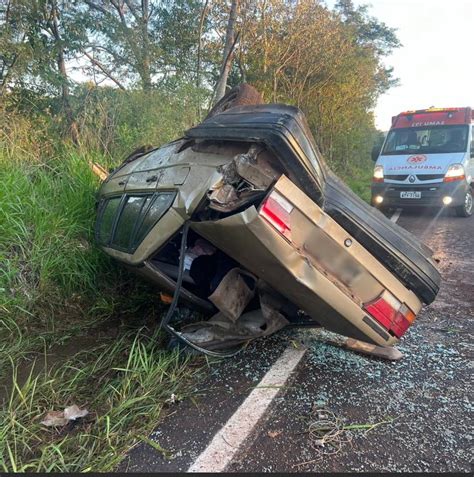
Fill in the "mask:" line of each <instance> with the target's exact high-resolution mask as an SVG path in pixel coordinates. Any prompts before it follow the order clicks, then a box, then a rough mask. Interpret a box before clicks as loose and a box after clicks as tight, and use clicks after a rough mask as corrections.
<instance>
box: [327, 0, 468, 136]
mask: <svg viewBox="0 0 474 477" xmlns="http://www.w3.org/2000/svg"><path fill="white" fill-rule="evenodd" d="M325 3H326V4H327V5H328V6H330V7H332V6H333V5H334V4H335V3H336V1H335V0H326V2H325ZM354 4H356V5H361V4H368V5H371V8H370V10H369V12H370V14H371V15H372V16H374V17H376V18H378V19H380V20H382V21H383V22H384V23H386V24H387V25H388V26H390V27H393V28H396V29H397V36H398V38H399V40H400V42H401V43H402V45H403V46H402V47H401V48H398V49H397V50H395V51H394V52H393V54H392V55H390V56H389V57H387V59H386V61H385V62H386V64H387V65H390V66H393V67H394V75H395V76H396V77H397V78H399V80H400V85H399V86H397V87H395V88H392V89H390V90H389V91H388V92H387V93H386V94H384V95H383V96H381V97H380V99H379V101H378V104H377V107H376V108H375V123H376V126H377V128H379V129H381V130H384V131H385V130H387V129H389V127H390V122H391V117H392V116H394V115H396V114H398V113H400V112H402V111H406V110H410V109H422V108H428V107H430V106H436V107H455V106H461V107H462V106H471V107H473V108H474V0H367V1H363V0H354Z"/></svg>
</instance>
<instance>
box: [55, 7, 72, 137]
mask: <svg viewBox="0 0 474 477" xmlns="http://www.w3.org/2000/svg"><path fill="white" fill-rule="evenodd" d="M51 9H52V11H51V17H52V28H51V29H52V33H53V36H54V40H55V42H56V45H57V48H58V53H57V57H56V62H57V65H58V72H59V76H60V77H61V101H62V108H63V111H64V116H65V118H66V124H67V128H68V133H69V135H70V136H71V139H72V140H73V142H74V143H75V144H78V143H79V131H78V127H77V122H76V121H75V119H74V114H73V112H72V107H71V102H70V95H69V78H68V75H67V70H66V61H65V59H64V46H63V42H62V39H61V35H60V33H59V22H58V15H59V12H58V5H57V2H56V0H53V1H52V2H51Z"/></svg>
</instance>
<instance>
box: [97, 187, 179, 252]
mask: <svg viewBox="0 0 474 477" xmlns="http://www.w3.org/2000/svg"><path fill="white" fill-rule="evenodd" d="M175 196H176V194H175V193H174V192H160V193H155V194H133V195H129V194H126V195H124V196H120V197H112V198H109V199H104V200H103V202H102V203H101V205H100V209H99V217H98V220H97V224H96V239H97V241H98V242H99V243H100V244H101V245H105V246H107V247H110V248H115V249H117V250H121V251H124V252H128V253H133V252H134V251H135V250H136V248H137V247H138V245H139V244H140V243H141V242H142V241H143V239H144V238H145V237H146V235H147V234H148V233H149V232H150V230H151V229H152V227H153V226H154V225H155V224H156V223H157V222H158V221H159V220H160V219H161V217H163V215H164V214H165V213H166V212H167V210H168V209H169V208H170V207H171V204H172V203H173V200H174V198H175Z"/></svg>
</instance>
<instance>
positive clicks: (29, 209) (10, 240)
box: [0, 146, 202, 472]
mask: <svg viewBox="0 0 474 477" xmlns="http://www.w3.org/2000/svg"><path fill="white" fill-rule="evenodd" d="M3 151H4V150H3ZM88 160H97V158H94V157H91V156H90V155H85V154H81V153H80V152H78V151H75V150H73V149H72V148H71V149H68V148H67V147H63V146H61V150H59V151H57V152H56V153H54V154H53V155H51V156H50V158H49V159H48V160H47V161H41V160H38V158H37V157H34V155H25V156H22V155H21V154H18V149H17V150H16V151H15V155H11V154H9V153H8V152H7V153H5V152H3V153H2V152H0V180H1V182H2V188H1V189H0V204H1V207H0V406H1V407H0V471H4V472H6V471H43V472H47V471H57V472H60V471H61V472H74V471H75V472H79V471H87V470H91V471H105V470H112V469H113V467H114V466H115V465H116V464H117V463H118V462H119V461H120V460H121V458H122V456H123V455H124V453H125V452H126V451H127V449H129V448H130V447H131V446H132V445H133V444H134V443H135V442H137V439H138V437H137V436H139V435H141V434H144V435H147V434H148V433H149V432H150V431H151V430H152V429H153V427H154V426H156V424H157V423H158V422H159V419H160V416H161V415H162V411H163V407H164V406H165V405H166V400H167V399H169V398H170V396H171V395H172V394H179V395H184V394H185V393H186V392H187V390H188V389H189V388H190V384H191V381H192V377H193V376H194V375H195V373H197V372H198V369H199V367H200V365H199V363H202V361H200V360H199V359H195V360H194V361H193V364H192V365H190V363H189V362H188V361H187V360H185V359H183V358H181V357H180V356H179V355H178V354H177V353H176V352H172V351H168V350H166V347H165V343H164V335H162V334H161V333H160V331H159V328H158V322H159V318H160V316H161V313H162V307H161V305H160V303H159V300H158V296H157V294H156V290H154V289H153V287H151V286H149V285H147V284H146V283H144V282H142V281H141V280H139V279H138V278H136V277H135V276H132V275H131V274H129V273H128V272H126V271H125V270H123V269H122V268H121V267H120V266H119V265H117V264H115V263H114V262H113V261H112V260H110V259H109V258H108V257H107V256H106V255H105V254H103V253H102V252H100V251H99V250H98V249H97V248H96V247H95V245H94V240H93V230H92V224H93V222H94V215H95V191H96V189H97V187H98V180H97V178H96V177H95V176H94V175H93V173H92V172H91V171H90V169H89V166H88ZM98 162H101V163H102V164H105V165H108V159H107V158H105V157H101V158H99V159H98ZM101 330H106V332H105V333H103V332H102V331H101ZM110 330H112V333H108V331H110ZM84 336H85V337H87V338H88V344H87V346H85V347H83V344H82V341H81V339H82V337H84ZM61 346H66V347H67V348H68V352H67V354H66V355H65V356H61V357H60V359H56V360H53V361H54V362H53V363H52V364H51V365H50V364H47V365H46V364H44V363H48V359H47V355H49V354H51V353H53V354H54V352H55V349H57V348H58V347H61ZM36 364H39V365H38V366H36ZM25 371H26V376H25ZM2 401H3V402H2ZM71 404H77V405H79V406H81V407H86V408H87V409H88V410H89V412H90V414H89V415H88V416H87V417H86V418H84V419H82V420H81V421H78V422H77V424H76V425H74V426H70V425H68V426H66V427H64V428H55V429H54V428H45V427H44V426H42V425H41V424H40V421H41V420H42V418H43V417H44V415H45V414H46V413H47V412H49V411H52V410H54V411H62V410H64V408H65V407H67V406H69V405H71Z"/></svg>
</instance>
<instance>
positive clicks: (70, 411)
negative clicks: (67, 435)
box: [41, 404, 89, 427]
mask: <svg viewBox="0 0 474 477" xmlns="http://www.w3.org/2000/svg"><path fill="white" fill-rule="evenodd" d="M87 414H89V411H88V410H87V409H81V408H79V406H76V405H75V404H73V405H72V406H69V407H67V408H66V409H64V411H49V412H48V414H46V417H45V418H44V419H43V420H42V421H41V424H43V426H47V427H61V426H65V425H66V424H67V423H68V422H69V421H75V420H76V419H79V418H81V417H84V416H87Z"/></svg>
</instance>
